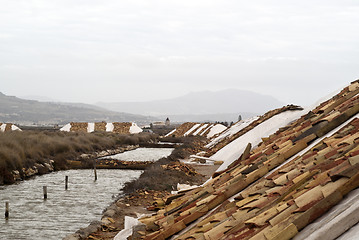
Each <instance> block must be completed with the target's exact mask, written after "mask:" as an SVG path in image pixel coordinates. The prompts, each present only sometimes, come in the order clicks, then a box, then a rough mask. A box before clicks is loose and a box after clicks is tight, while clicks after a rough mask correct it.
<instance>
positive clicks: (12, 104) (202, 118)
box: [0, 89, 285, 125]
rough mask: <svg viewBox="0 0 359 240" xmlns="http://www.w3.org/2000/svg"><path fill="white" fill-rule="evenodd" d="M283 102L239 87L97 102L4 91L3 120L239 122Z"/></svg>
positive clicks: (40, 122) (44, 122) (42, 122)
mask: <svg viewBox="0 0 359 240" xmlns="http://www.w3.org/2000/svg"><path fill="white" fill-rule="evenodd" d="M28 98H30V97H28ZM37 99H47V98H44V97H42V98H41V97H37ZM45 101H46V100H45ZM283 105H285V104H284V103H282V102H280V101H278V100H277V99H275V98H274V97H271V96H267V95H262V94H258V93H254V92H250V91H243V90H236V89H228V90H223V91H216V92H211V91H203V92H192V93H189V94H186V95H184V96H181V97H177V98H172V99H167V100H157V101H148V102H117V103H97V104H96V105H91V104H84V103H63V102H43V101H37V100H25V99H21V98H18V97H14V96H6V95H4V94H2V93H0V122H11V123H17V124H21V125H33V124H36V125H53V124H59V125H62V124H66V123H68V122H71V121H73V122H99V121H106V122H129V121H131V122H136V123H138V124H140V125H142V124H149V123H150V122H154V121H159V119H160V120H162V121H164V120H165V119H166V118H167V117H169V118H170V120H171V122H187V121H192V122H206V121H211V122H214V121H228V122H230V121H233V122H235V121H237V120H238V116H239V115H241V117H242V118H248V117H251V116H254V115H258V114H263V113H265V112H266V111H268V110H271V109H273V108H277V107H281V106H283ZM150 116H152V117H150Z"/></svg>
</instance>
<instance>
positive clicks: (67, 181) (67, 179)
mask: <svg viewBox="0 0 359 240" xmlns="http://www.w3.org/2000/svg"><path fill="white" fill-rule="evenodd" d="M68 183H69V176H65V190H67V188H68Z"/></svg>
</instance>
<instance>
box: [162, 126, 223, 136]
mask: <svg viewBox="0 0 359 240" xmlns="http://www.w3.org/2000/svg"><path fill="white" fill-rule="evenodd" d="M226 129H227V127H226V126H224V125H223V124H213V123H194V122H186V123H183V124H182V125H181V126H179V127H178V128H176V129H174V130H173V131H171V132H169V133H168V134H167V135H166V136H165V137H168V136H175V137H185V136H204V137H207V138H212V137H213V136H215V135H216V134H219V133H221V132H223V131H224V130H226Z"/></svg>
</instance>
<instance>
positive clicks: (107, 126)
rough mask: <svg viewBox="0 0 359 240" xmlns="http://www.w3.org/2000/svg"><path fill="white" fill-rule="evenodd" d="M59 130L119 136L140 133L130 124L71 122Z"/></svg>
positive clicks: (138, 129)
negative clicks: (107, 133) (109, 133)
mask: <svg viewBox="0 0 359 240" xmlns="http://www.w3.org/2000/svg"><path fill="white" fill-rule="evenodd" d="M131 127H134V130H132V129H131ZM60 130H61V131H69V132H94V131H95V132H113V133H119V134H128V133H138V132H141V131H142V130H141V129H140V128H139V127H138V126H137V125H136V124H135V123H130V122H114V123H106V122H96V123H88V122H71V123H69V124H67V125H65V126H64V127H63V128H61V129H60Z"/></svg>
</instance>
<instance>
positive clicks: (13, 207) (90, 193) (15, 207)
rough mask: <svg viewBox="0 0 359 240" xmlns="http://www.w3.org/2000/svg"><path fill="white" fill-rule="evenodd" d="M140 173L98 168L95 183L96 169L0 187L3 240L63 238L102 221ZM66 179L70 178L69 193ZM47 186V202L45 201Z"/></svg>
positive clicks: (0, 223) (41, 177)
mask: <svg viewBox="0 0 359 240" xmlns="http://www.w3.org/2000/svg"><path fill="white" fill-rule="evenodd" d="M141 172H142V171H136V170H118V169H117V170H115V169H114V170H107V169H98V170H97V175H98V180H97V181H96V182H95V181H94V174H93V170H68V171H61V172H55V173H50V174H46V175H43V176H37V177H35V178H33V179H30V180H27V181H24V182H21V183H19V184H15V185H10V186H0V203H1V205H0V213H1V220H0V239H62V238H63V237H65V236H67V235H68V234H71V233H74V232H75V231H76V230H78V229H79V228H82V227H87V226H88V224H89V223H90V222H91V221H94V220H100V219H101V216H102V211H103V209H104V208H105V207H107V206H108V205H109V204H110V203H111V202H112V201H113V195H116V194H118V193H119V190H120V189H121V188H122V187H123V186H124V183H125V182H128V181H131V180H133V179H136V178H138V177H139V176H140V174H141ZM65 176H69V187H68V190H65ZM45 185H46V186H47V188H48V199H47V200H43V186H45ZM6 201H9V203H10V218H9V220H5V218H4V216H5V215H4V213H5V202H6Z"/></svg>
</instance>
